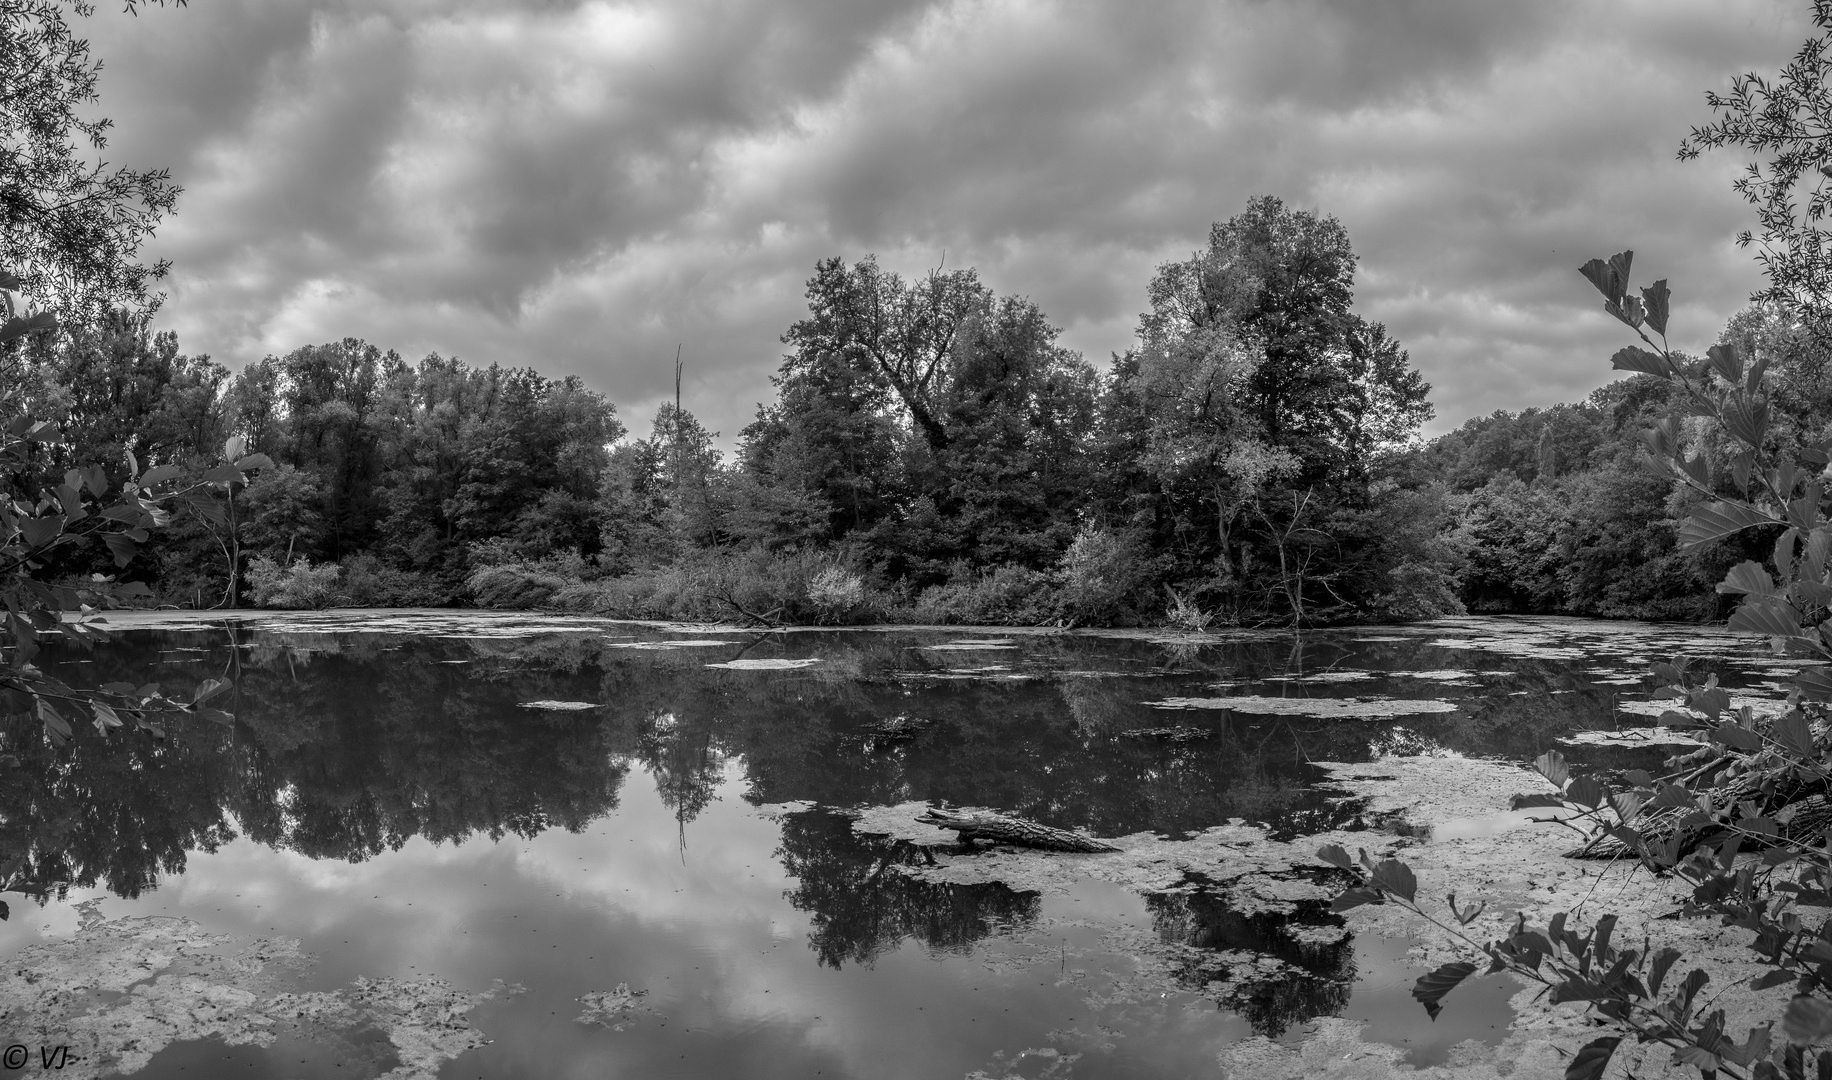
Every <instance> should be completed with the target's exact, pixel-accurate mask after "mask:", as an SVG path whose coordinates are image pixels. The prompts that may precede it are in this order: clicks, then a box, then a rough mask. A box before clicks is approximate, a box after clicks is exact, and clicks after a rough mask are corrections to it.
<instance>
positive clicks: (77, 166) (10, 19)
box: [0, 0, 184, 323]
mask: <svg viewBox="0 0 1832 1080" xmlns="http://www.w3.org/2000/svg"><path fill="white" fill-rule="evenodd" d="M153 2H155V3H159V4H160V5H161V6H163V4H164V0H153ZM178 2H179V4H180V5H182V4H183V2H184V0H178ZM135 7H136V0H128V2H127V9H128V10H129V11H133V10H135ZM66 8H68V10H69V11H71V12H74V13H75V14H76V15H78V16H80V17H86V16H88V15H90V14H92V13H93V12H94V10H95V8H94V5H93V4H90V3H88V2H86V0H70V2H68V3H67V4H66V3H65V2H61V0H0V102H3V103H4V105H5V107H4V108H3V109H0V144H4V145H5V146H6V147H7V150H8V153H7V154H4V155H0V264H3V265H7V266H10V267H12V268H14V272H15V273H17V274H18V277H19V280H20V282H21V283H22V287H23V290H24V291H25V292H26V293H28V294H30V295H32V296H35V297H38V298H39V299H41V300H43V301H45V302H47V303H49V304H51V305H52V306H53V307H55V308H56V309H57V310H58V311H59V312H60V313H61V314H62V315H63V316H64V318H65V319H66V320H67V321H69V322H72V323H81V322H84V321H87V320H89V319H95V318H99V317H101V316H102V315H103V313H104V312H105V311H106V310H107V309H108V308H110V307H113V306H118V305H127V306H138V305H142V304H144V303H146V302H147V288H148V286H149V285H150V284H151V283H152V282H154V281H157V280H158V279H159V278H161V277H163V276H164V275H165V273H166V270H167V267H168V264H167V263H166V262H164V261H163V260H161V261H159V262H157V263H154V264H153V265H152V266H145V265H142V264H141V263H139V262H137V261H136V259H137V257H138V255H139V250H140V245H141V244H142V243H143V242H144V241H145V240H146V239H147V238H148V237H149V236H151V235H152V233H153V230H154V228H155V227H156V226H157V225H158V224H159V221H160V219H161V218H162V217H163V216H164V215H165V214H166V213H167V212H169V211H170V210H171V209H172V207H173V205H174V204H175V203H176V201H177V199H178V194H179V191H180V189H179V188H178V187H177V186H176V185H174V184H172V183H171V179H170V174H169V173H168V172H167V170H165V169H153V170H137V169H130V168H126V167H120V168H110V166H109V165H108V163H107V162H97V161H91V160H89V159H88V158H87V157H86V156H85V155H83V154H82V152H81V151H80V150H79V148H78V145H77V143H78V140H79V139H80V140H81V141H84V142H87V143H88V147H89V149H90V150H93V151H100V150H102V149H104V148H105V147H106V146H107V141H108V140H107V132H108V129H109V127H110V122H109V121H108V120H107V119H105V118H99V117H91V116H89V115H88V106H91V105H93V104H95V103H96V101H97V100H98V95H97V93H96V86H97V84H98V81H99V77H100V75H101V70H102V64H101V61H99V60H95V59H92V58H91V57H90V55H89V43H88V42H87V41H83V40H81V39H79V38H77V37H76V36H75V35H74V34H72V33H71V31H70V26H69V24H68V23H66V22H65V10H66ZM155 302H156V300H155Z"/></svg>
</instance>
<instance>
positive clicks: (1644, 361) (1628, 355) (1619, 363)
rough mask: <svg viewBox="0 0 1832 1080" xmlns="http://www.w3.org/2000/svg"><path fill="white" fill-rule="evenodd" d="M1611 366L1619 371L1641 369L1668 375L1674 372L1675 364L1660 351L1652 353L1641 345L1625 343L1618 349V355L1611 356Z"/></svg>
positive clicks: (1644, 371) (1663, 375)
mask: <svg viewBox="0 0 1832 1080" xmlns="http://www.w3.org/2000/svg"><path fill="white" fill-rule="evenodd" d="M1609 366H1610V367H1612V368H1614V369H1616V370H1617V371H1639V372H1642V373H1643V374H1646V375H1659V376H1661V377H1663V378H1664V377H1666V376H1668V375H1671V374H1672V373H1673V365H1672V364H1669V363H1667V361H1666V360H1665V359H1664V358H1663V357H1661V355H1660V354H1659V353H1651V352H1649V351H1647V350H1646V349H1644V348H1642V347H1641V346H1639V345H1624V346H1623V347H1622V348H1620V349H1617V350H1616V355H1614V356H1612V357H1610V358H1609Z"/></svg>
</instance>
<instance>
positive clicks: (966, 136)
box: [85, 0, 1809, 443]
mask: <svg viewBox="0 0 1832 1080" xmlns="http://www.w3.org/2000/svg"><path fill="white" fill-rule="evenodd" d="M1808 8H1809V5H1808V3H1807V0H1609V2H1606V3H1597V2H1572V0H1532V2H1530V3H1522V2H1520V0H1493V2H1491V0H1193V2H1183V0H1155V2H1152V3H1142V4H1141V3H1120V2H1106V3H1094V2H1078V0H1056V2H1051V0H936V2H926V0H661V2H655V3H628V4H622V3H618V4H613V3H598V2H571V0H360V2H357V0H351V2H335V0H318V2H314V0H191V2H190V4H189V6H188V7H185V8H179V9H170V8H168V9H165V10H161V9H158V8H152V9H149V10H146V11H144V12H143V13H142V14H140V15H139V16H137V17H136V16H129V15H125V14H122V13H121V12H120V11H118V10H117V9H116V8H115V6H114V5H112V4H110V3H108V0H102V10H101V11H99V12H98V13H97V14H96V15H95V16H94V17H93V18H91V19H89V20H87V23H86V27H85V32H86V33H87V34H88V36H89V37H90V38H91V40H92V41H93V43H94V46H95V50H96V53H97V55H99V56H100V57H102V58H103V59H104V60H105V62H106V63H107V70H106V71H105V73H104V76H103V83H102V94H103V106H104V108H103V111H104V112H105V113H106V114H107V115H110V116H112V117H113V118H114V119H115V121H116V131H115V135H114V138H113V141H112V143H111V144H110V147H109V157H110V158H111V159H112V160H114V161H116V162H118V163H123V164H132V165H135V166H139V167H148V166H156V165H163V166H167V167H169V168H170V169H171V170H172V173H173V176H174V178H175V179H176V180H177V181H178V182H179V183H181V184H182V185H183V186H184V188H185V194H184V195H183V197H182V198H181V200H180V202H179V208H178V213H177V214H176V215H175V216H174V217H172V218H170V219H168V221H167V223H166V224H165V225H164V226H163V227H162V228H161V231H160V234H159V236H158V238H157V241H156V243H155V244H154V246H153V249H152V253H153V254H155V255H157V256H163V257H167V258H170V259H172V260H173V262H174V263H175V271H174V273H173V276H172V277H171V279H170V280H169V283H168V285H167V287H166V288H167V292H168V294H169V297H170V298H169V300H168V302H167V304H166V306H165V309H164V311H163V312H162V314H161V316H160V322H161V324H162V325H163V326H165V327H169V328H171V329H175V330H177V331H178V333H179V336H180V341H181V343H182V344H183V346H184V347H185V349H186V351H189V352H193V353H197V352H203V353H209V354H211V355H213V356H214V357H216V358H217V359H218V360H219V361H222V362H224V363H225V364H227V365H229V366H230V367H231V368H235V367H239V366H240V365H242V364H243V363H245V362H247V361H249V360H251V359H259V358H260V357H261V356H264V355H266V354H268V353H283V352H286V351H288V350H290V349H292V348H295V347H298V346H300V345H303V344H307V343H314V342H320V341H328V340H334V339H337V338H341V337H345V336H357V337H364V338H367V339H368V340H370V341H371V342H374V343H376V344H378V345H381V346H383V347H387V348H393V349H396V350H399V351H400V352H401V353H403V354H404V355H406V356H408V357H410V358H415V357H418V356H421V355H424V354H425V353H427V352H429V351H437V352H440V353H443V354H446V355H457V356H460V357H463V358H465V359H466V360H469V361H471V362H474V363H489V362H492V361H498V362H501V363H504V364H509V365H531V366H533V367H535V368H537V369H539V370H540V371H542V372H544V373H547V374H550V375H559V374H578V375H581V376H583V377H584V378H585V379H586V381H587V382H588V383H589V384H590V385H592V386H594V387H596V388H597V389H600V390H602V391H604V392H605V393H607V394H608V395H610V396H611V398H612V399H613V400H615V401H616V402H618V403H619V406H620V407H621V408H622V410H623V413H624V416H625V419H626V422H628V423H630V424H631V426H632V427H634V428H636V429H638V431H639V432H645V433H646V430H647V427H648V421H649V419H650V417H651V416H652V414H653V410H654V408H655V406H656V405H657V404H658V403H659V402H660V401H661V400H662V398H663V396H664V395H666V394H669V393H671V390H672V388H671V383H672V376H673V367H672V361H673V357H674V351H675V346H676V344H677V343H678V344H680V345H681V347H682V356H683V359H684V360H685V361H686V363H687V373H688V376H687V385H686V388H685V394H686V404H687V406H688V408H690V409H692V410H693V411H695V412H696V413H698V414H699V415H700V416H701V417H702V418H703V419H704V420H705V421H706V422H707V423H708V424H709V426H711V427H713V428H715V429H721V430H723V431H724V432H725V434H726V436H727V442H728V443H729V441H730V437H731V436H732V435H734V434H735V433H736V432H737V430H738V429H739V428H740V427H742V426H743V424H744V423H745V422H746V421H747V420H748V419H749V418H750V416H751V414H752V413H753V412H754V410H755V407H756V404H757V402H759V401H761V400H767V399H768V398H770V397H771V389H770V386H769V376H770V374H771V373H772V372H773V371H774V369H775V367H776V365H777V363H778V361H779V358H780V352H781V347H780V345H779V343H778V340H777V339H778V337H779V335H780V334H781V333H782V331H783V330H784V329H785V328H786V327H787V326H788V325H789V323H790V322H792V321H793V320H794V319H795V318H796V317H797V315H798V313H799V312H800V311H801V310H803V308H802V304H803V297H802V287H803V283H804V281H805V280H806V278H807V277H808V275H809V272H810V271H811V269H812V267H813V265H814V263H815V261H816V260H817V259H819V258H822V257H824V256H829V255H842V256H845V257H846V258H847V259H849V260H850V259H854V258H857V257H859V256H862V255H865V254H867V253H873V252H875V253H876V254H877V255H878V256H879V258H880V260H881V261H883V262H884V263H885V264H887V265H888V266H890V267H892V268H894V269H899V270H902V271H905V272H912V273H920V272H921V271H922V270H923V269H925V268H927V267H932V266H934V265H936V264H937V263H938V262H939V261H940V260H941V259H942V257H943V253H944V252H945V253H946V260H947V265H948V266H950V267H959V266H974V267H977V268H978V269H979V271H980V273H981V275H982V277H983V278H984V279H985V280H986V281H987V282H988V283H989V284H990V285H991V286H992V287H993V288H994V289H995V290H997V291H998V292H1000V293H1019V294H1026V295H1029V296H1031V297H1032V298H1034V299H1036V300H1037V301H1038V302H1039V303H1040V304H1041V305H1042V307H1043V309H1044V310H1045V311H1046V312H1048V313H1049V315H1050V316H1051V318H1052V319H1053V320H1054V321H1055V322H1056V324H1057V325H1059V326H1061V327H1062V328H1063V331H1064V340H1065V342H1066V343H1067V344H1068V345H1070V346H1072V347H1074V348H1076V349H1079V350H1081V351H1082V353H1083V354H1084V355H1085V356H1087V358H1088V359H1089V360H1091V361H1093V362H1095V363H1097V364H1101V365H1104V364H1105V363H1106V360H1107V357H1108V354H1109V353H1111V352H1113V351H1115V350H1121V349H1124V348H1126V346H1127V345H1128V344H1129V342H1130V341H1131V338H1132V331H1133V327H1134V325H1135V322H1136V320H1137V316H1138V312H1139V311H1140V310H1141V309H1142V308H1143V307H1144V306H1145V284H1146V282H1147V280H1148V279H1149V277H1150V275H1151V272H1152V269H1153V267H1154V266H1156V265H1157V264H1159V263H1161V262H1164V261H1166V260H1170V259H1175V258H1180V257H1186V256H1187V255H1188V254H1189V253H1190V251H1192V250H1193V249H1194V248H1196V247H1197V246H1199V245H1200V244H1201V243H1202V241H1203V238H1204V236H1205V235H1206V232H1207V228H1208V225H1209V223H1210V222H1212V221H1215V220H1219V219H1225V218H1227V217H1228V216H1230V215H1232V214H1234V213H1236V212H1238V211H1239V210H1240V209H1241V208H1242V207H1243V206H1244V205H1245V204H1246V201H1247V199H1248V198H1249V197H1251V196H1253V195H1256V194H1262V193H1264V194H1273V195H1277V196H1280V197H1281V198H1283V199H1285V200H1286V201H1287V202H1288V203H1292V204H1296V205H1298V206H1301V207H1305V208H1313V209H1317V210H1321V211H1323V212H1325V213H1328V214H1333V215H1335V216H1337V217H1338V218H1340V219H1341V220H1342V222H1343V223H1344V224H1345V225H1346V226H1347V227H1348V230H1349V234H1350V236H1351V238H1352V239H1353V242H1354V244H1355V249H1356V251H1357V253H1358V254H1359V256H1360V258H1361V269H1360V273H1359V276H1358V279H1357V293H1356V300H1357V306H1358V308H1359V309H1360V310H1361V311H1362V312H1363V313H1365V314H1367V315H1368V316H1369V317H1371V318H1374V319H1377V320H1381V321H1384V322H1385V323H1386V324H1387V325H1388V327H1389V329H1390V330H1391V331H1392V332H1393V333H1394V335H1395V336H1396V337H1397V338H1398V339H1399V340H1400V342H1401V343H1402V344H1403V345H1404V346H1405V347H1406V348H1407V349H1408V350H1409V351H1410V352H1411V355H1412V359H1413V362H1414V363H1415V364H1416V365H1417V366H1418V367H1420V368H1421V369H1422V370H1423V371H1424V373H1425V375H1426V377H1427V378H1428V379H1429V380H1430V381H1431V382H1432V384H1433V385H1434V386H1435V388H1436V389H1435V392H1434V394H1433V398H1434V400H1435V402H1436V404H1437V409H1438V417H1439V418H1438V420H1437V421H1435V422H1434V423H1433V424H1432V425H1431V428H1430V430H1431V431H1432V432H1438V431H1443V430H1447V429H1448V428H1450V427H1454V426H1455V425H1456V424H1458V423H1461V422H1462V421H1463V420H1465V419H1467V418H1469V417H1470V416H1473V415H1479V414H1483V413H1487V412H1490V411H1492V410H1495V409H1500V408H1508V409H1516V408H1521V407H1525V406H1529V405H1545V404H1550V403H1552V402H1555V401H1561V400H1572V399H1575V398H1577V397H1580V396H1582V395H1583V394H1585V393H1587V392H1589V391H1590V390H1591V389H1593V388H1595V387H1596V386H1598V385H1600V384H1601V383H1602V382H1604V381H1606V380H1607V378H1608V374H1607V359H1606V358H1607V356H1608V355H1609V353H1610V352H1611V351H1613V349H1614V348H1616V347H1617V346H1619V345H1620V344H1622V343H1623V342H1624V338H1623V331H1622V328H1621V327H1619V326H1616V325H1614V324H1613V323H1609V322H1606V321H1605V319H1604V318H1603V317H1602V316H1601V314H1600V313H1599V312H1598V311H1597V309H1596V302H1595V301H1596V298H1595V296H1594V295H1593V294H1592V293H1591V292H1590V289H1589V286H1588V285H1586V284H1585V283H1584V282H1583V280H1582V279H1581V278H1579V277H1578V275H1577V274H1576V272H1575V270H1574V268H1575V267H1576V266H1577V264H1578V263H1580V262H1582V261H1583V260H1584V259H1586V258H1588V257H1591V256H1593V255H1608V254H1610V253H1613V252H1615V251H1618V250H1620V249H1622V248H1633V249H1634V250H1635V251H1636V255H1637V257H1636V267H1637V271H1638V272H1637V275H1636V277H1637V279H1638V280H1639V281H1641V282H1645V281H1646V280H1648V279H1649V278H1651V277H1653V276H1665V277H1669V278H1671V279H1672V281H1673V284H1674V291H1675V294H1676V295H1675V315H1674V327H1675V338H1676V344H1680V345H1683V346H1688V347H1693V348H1702V347H1703V345H1704V344H1707V343H1709V341H1710V340H1711V339H1712V337H1713V336H1714V335H1715V333H1716V330H1717V328H1718V327H1719V326H1721V325H1722V323H1723V321H1724V320H1725V319H1726V318H1727V317H1728V316H1729V315H1730V314H1731V313H1732V312H1733V311H1735V310H1736V309H1737V308H1738V307H1739V306H1741V304H1742V303H1743V302H1744V300H1745V298H1746V297H1747V295H1748V293H1749V292H1750V290H1751V289H1753V288H1755V287H1756V286H1757V285H1758V283H1759V280H1760V279H1759V275H1758V273H1757V270H1756V268H1755V266H1754V263H1753V261H1752V259H1751V257H1750V254H1749V252H1747V251H1741V250H1738V249H1737V248H1736V247H1735V246H1734V243H1733V238H1734V236H1735V234H1736V232H1737V231H1738V230H1740V229H1742V228H1744V227H1746V226H1747V225H1748V224H1749V223H1750V222H1752V220H1753V215H1752V212H1751V211H1750V210H1749V208H1748V207H1746V206H1745V205H1744V204H1743V203H1742V202H1741V201H1740V200H1739V199H1738V198H1737V197H1736V196H1735V195H1734V194H1733V193H1732V192H1731V191H1730V190H1729V182H1730V179H1731V177H1732V176H1733V175H1734V173H1735V172H1736V171H1737V169H1738V168H1739V167H1740V164H1741V162H1740V161H1739V160H1738V159H1737V158H1736V157H1734V156H1732V155H1725V154H1718V155H1716V156H1714V157H1708V158H1706V159H1705V160H1703V161H1699V162H1693V163H1689V164H1681V163H1679V162H1677V161H1675V160H1674V150H1675V148H1676V147H1677V145H1678V143H1679V140H1680V139H1681V137H1683V136H1684V135H1685V133H1686V131H1687V130H1688V128H1689V127H1690V126H1691V125H1692V124H1695V123H1701V122H1704V121H1706V120H1707V119H1709V112H1708V110H1707V109H1706V107H1705V105H1704V92H1705V90H1707V89H1710V88H1723V87H1725V86H1726V85H1727V84H1728V81H1729V79H1730V77H1731V75H1732V74H1734V73H1736V72H1738V71H1742V70H1751V69H1754V70H1762V71H1773V70H1775V69H1777V68H1778V67H1779V66H1780V65H1781V64H1782V63H1783V62H1784V61H1785V60H1786V58H1787V57H1788V56H1789V55H1790V54H1791V53H1792V52H1793V50H1794V49H1795V48H1796V47H1797V46H1798V44H1799V43H1800V42H1801V41H1802V40H1803V39H1804V38H1805V36H1806V34H1807V32H1808V18H1807V14H1808Z"/></svg>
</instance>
